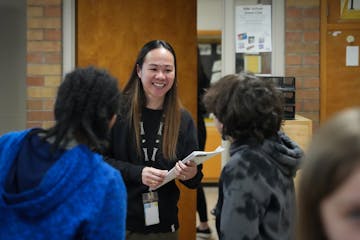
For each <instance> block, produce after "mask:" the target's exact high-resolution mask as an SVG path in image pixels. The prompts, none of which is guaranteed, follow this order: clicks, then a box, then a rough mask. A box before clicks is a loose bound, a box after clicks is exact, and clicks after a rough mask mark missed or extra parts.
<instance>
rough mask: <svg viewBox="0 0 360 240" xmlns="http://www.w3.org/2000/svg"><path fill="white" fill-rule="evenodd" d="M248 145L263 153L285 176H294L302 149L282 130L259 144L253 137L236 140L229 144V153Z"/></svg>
mask: <svg viewBox="0 0 360 240" xmlns="http://www.w3.org/2000/svg"><path fill="white" fill-rule="evenodd" d="M249 146H255V147H254V148H253V147H251V148H252V149H253V150H254V151H257V152H258V153H259V154H263V155H265V157H266V158H267V159H269V160H270V161H271V162H272V163H274V164H275V166H277V167H278V168H279V169H280V171H281V172H283V173H284V174H285V175H286V176H292V177H294V176H295V174H296V171H297V170H298V169H299V166H300V162H301V158H302V156H303V151H302V150H301V148H300V147H299V146H298V145H297V144H296V143H295V142H294V141H292V140H291V139H290V138H289V137H288V136H286V135H285V134H284V133H283V132H279V133H278V135H277V136H275V137H272V138H269V139H266V140H265V141H264V142H263V143H262V144H261V145H258V144H256V141H255V140H254V139H247V140H241V141H236V142H235V143H234V144H232V145H231V148H230V154H233V153H235V152H237V151H239V148H248V147H249Z"/></svg>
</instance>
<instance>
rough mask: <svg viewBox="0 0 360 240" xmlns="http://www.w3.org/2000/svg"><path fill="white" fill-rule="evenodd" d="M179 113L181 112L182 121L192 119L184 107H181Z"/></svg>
mask: <svg viewBox="0 0 360 240" xmlns="http://www.w3.org/2000/svg"><path fill="white" fill-rule="evenodd" d="M180 113H181V119H182V120H183V121H192V120H193V118H192V116H191V113H190V112H189V111H188V110H187V109H186V108H181V109H180Z"/></svg>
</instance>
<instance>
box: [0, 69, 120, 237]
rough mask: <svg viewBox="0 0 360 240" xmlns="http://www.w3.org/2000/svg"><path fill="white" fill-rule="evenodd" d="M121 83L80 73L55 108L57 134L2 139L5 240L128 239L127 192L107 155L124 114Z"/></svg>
mask: <svg viewBox="0 0 360 240" xmlns="http://www.w3.org/2000/svg"><path fill="white" fill-rule="evenodd" d="M119 100H120V92H119V90H118V88H117V80H116V79H115V78H113V77H112V76H110V75H109V74H108V73H106V72H104V71H102V70H98V69H95V68H93V67H89V68H79V69H75V70H74V71H72V72H71V73H69V74H67V75H66V77H65V80H64V81H63V82H62V83H61V85H60V87H59V90H58V93H57V98H56V102H55V109H54V112H55V121H56V123H55V126H54V127H52V128H50V129H41V128H34V129H28V130H25V131H20V132H13V133H9V134H6V135H4V136H2V137H1V138H0V169H1V171H0V194H1V197H0V212H1V214H0V239H36V240H42V239H43V240H47V239H53V240H67V239H73V240H75V239H94V240H95V239H97V240H99V239H103V240H105V239H106V240H107V239H124V238H125V217H126V189H125V185H124V182H123V180H122V178H121V176H120V174H119V173H118V171H116V170H115V169H113V168H112V167H110V166H109V165H108V164H106V163H105V162H104V159H103V157H102V156H101V155H99V154H98V153H96V152H99V153H101V152H104V151H105V150H106V148H107V146H108V139H109V133H110V128H111V126H112V125H113V124H114V120H115V116H116V113H117V112H118V107H119Z"/></svg>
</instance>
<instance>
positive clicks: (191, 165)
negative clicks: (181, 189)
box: [175, 161, 198, 181]
mask: <svg viewBox="0 0 360 240" xmlns="http://www.w3.org/2000/svg"><path fill="white" fill-rule="evenodd" d="M197 171H198V169H197V166H196V163H195V162H193V161H189V162H187V163H186V164H184V163H183V162H182V161H178V162H177V163H176V165H175V174H176V177H177V178H178V179H180V180H183V181H186V180H189V179H191V178H193V177H195V175H196V174H197Z"/></svg>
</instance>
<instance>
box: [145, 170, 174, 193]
mask: <svg viewBox="0 0 360 240" xmlns="http://www.w3.org/2000/svg"><path fill="white" fill-rule="evenodd" d="M167 173H168V170H160V169H157V168H153V167H144V168H143V170H142V172H141V180H142V183H143V184H144V185H146V186H148V187H150V188H156V187H158V186H159V185H160V184H161V183H162V182H163V181H164V179H165V176H166V175H167Z"/></svg>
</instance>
